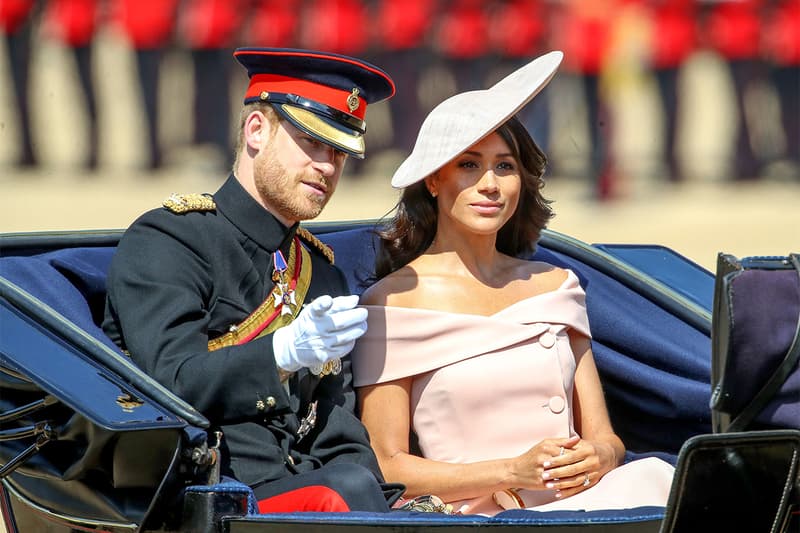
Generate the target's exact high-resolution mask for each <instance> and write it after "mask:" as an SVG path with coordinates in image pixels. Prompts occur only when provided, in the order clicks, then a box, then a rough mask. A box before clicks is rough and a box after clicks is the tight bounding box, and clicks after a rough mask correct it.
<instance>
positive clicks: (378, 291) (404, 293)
mask: <svg viewBox="0 0 800 533" xmlns="http://www.w3.org/2000/svg"><path fill="white" fill-rule="evenodd" d="M417 282H418V276H417V273H416V272H415V271H414V270H413V269H412V268H411V267H409V266H408V265H406V266H404V267H402V268H400V269H398V270H395V271H394V272H392V273H391V274H388V275H387V276H385V277H383V278H381V279H379V280H378V281H376V282H375V283H374V284H372V285H370V286H369V287H368V288H367V289H366V290H365V291H364V293H363V294H362V295H361V302H360V303H361V304H362V305H384V306H389V305H399V306H402V305H401V303H402V302H403V301H404V300H407V299H409V298H411V297H412V296H413V291H414V290H415V288H417V286H418V283H417Z"/></svg>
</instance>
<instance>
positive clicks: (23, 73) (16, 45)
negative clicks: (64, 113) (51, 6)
mask: <svg viewBox="0 0 800 533" xmlns="http://www.w3.org/2000/svg"><path fill="white" fill-rule="evenodd" d="M33 8H34V1H33V0H3V1H2V2H0V30H1V31H2V32H3V37H4V38H5V41H6V43H5V44H6V51H7V53H8V58H9V66H10V67H11V78H12V79H11V81H12V83H13V86H14V99H15V104H16V105H15V107H16V109H17V116H18V117H19V130H20V139H19V141H20V150H19V155H18V157H17V164H18V165H19V166H20V167H32V166H35V165H36V153H35V152H34V149H33V139H32V137H31V116H30V101H29V99H28V75H29V73H30V58H31V32H32V27H33V18H34V17H33V12H34V9H33Z"/></svg>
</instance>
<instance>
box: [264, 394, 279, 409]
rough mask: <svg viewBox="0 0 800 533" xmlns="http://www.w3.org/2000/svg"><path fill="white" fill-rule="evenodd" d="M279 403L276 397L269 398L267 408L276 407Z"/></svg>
mask: <svg viewBox="0 0 800 533" xmlns="http://www.w3.org/2000/svg"><path fill="white" fill-rule="evenodd" d="M277 403H278V402H277V401H276V400H275V397H274V396H267V407H270V408H272V407H275V404H277Z"/></svg>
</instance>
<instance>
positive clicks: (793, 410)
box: [711, 253, 800, 433]
mask: <svg viewBox="0 0 800 533" xmlns="http://www.w3.org/2000/svg"><path fill="white" fill-rule="evenodd" d="M711 329H712V336H711V337H712V354H711V355H712V365H711V386H712V396H711V414H712V425H713V429H714V432H715V433H724V432H732V431H744V430H750V429H769V428H793V429H800V370H798V360H800V255H798V254H789V255H787V256H783V257H780V256H776V257H746V258H742V259H737V258H736V257H734V256H732V255H728V254H722V253H721V254H719V256H718V259H717V273H716V282H715V288H714V310H713V320H712V326H711Z"/></svg>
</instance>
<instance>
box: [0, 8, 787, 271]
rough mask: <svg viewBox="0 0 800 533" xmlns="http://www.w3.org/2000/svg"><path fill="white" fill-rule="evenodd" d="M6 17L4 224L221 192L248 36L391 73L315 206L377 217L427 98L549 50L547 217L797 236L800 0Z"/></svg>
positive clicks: (543, 99)
mask: <svg viewBox="0 0 800 533" xmlns="http://www.w3.org/2000/svg"><path fill="white" fill-rule="evenodd" d="M0 31H1V32H2V35H3V39H2V40H0V191H2V198H3V202H2V206H3V208H2V210H0V232H18V231H42V230H63V229H66V230H72V229H101V228H124V227H126V226H127V225H128V224H130V223H131V222H132V221H133V220H134V219H135V218H136V216H138V215H139V214H140V213H142V212H143V211H145V210H147V209H150V208H153V207H157V206H159V205H160V203H161V201H162V200H163V199H164V198H165V197H166V196H168V195H169V194H170V193H173V192H213V191H215V190H216V189H217V187H218V186H219V185H220V184H221V183H222V182H223V181H224V179H225V178H226V177H227V174H228V172H229V171H230V165H231V162H232V149H233V148H232V146H233V138H234V132H235V129H236V127H237V126H238V124H235V122H236V120H237V117H238V109H239V107H240V106H241V101H242V96H243V94H244V90H245V87H246V85H247V78H246V75H245V71H244V69H243V68H241V67H240V66H239V65H238V63H236V61H235V60H234V59H233V57H232V52H233V49H234V48H235V47H237V46H273V47H293V48H310V49H317V50H326V51H330V52H337V53H341V54H346V55H352V56H357V57H361V58H364V59H367V60H368V61H371V62H373V63H375V64H377V65H378V66H380V67H382V68H383V69H384V70H386V71H387V72H388V73H389V74H390V75H391V76H392V77H393V78H394V80H395V82H396V84H397V89H398V90H397V95H396V96H395V97H394V98H393V99H392V100H389V101H388V102H385V103H381V104H376V105H373V106H370V109H369V111H368V117H367V122H368V125H369V126H368V128H369V134H368V135H367V154H368V155H367V159H366V160H365V161H363V162H362V161H357V160H353V159H351V160H350V161H348V164H347V167H346V169H345V175H344V176H343V178H342V181H341V182H340V185H339V189H338V191H337V193H336V195H335V196H334V198H333V200H332V201H331V203H330V204H329V206H328V207H327V208H326V210H325V211H324V213H323V215H322V217H321V220H348V219H360V218H378V217H381V216H384V215H386V214H387V213H389V212H390V211H391V210H392V207H393V206H394V203H395V202H396V199H397V192H396V191H394V190H393V189H391V187H390V186H389V178H390V176H391V174H392V172H393V170H394V168H396V166H397V165H398V164H399V162H400V161H401V160H402V159H403V158H404V157H405V155H407V154H408V153H409V151H410V150H411V148H412V147H413V143H414V140H415V136H416V132H417V130H418V128H419V126H420V124H421V122H422V119H423V118H424V116H425V114H426V113H427V112H428V111H429V110H430V109H431V108H432V107H433V106H435V105H436V104H437V103H438V102H440V101H441V100H443V99H444V98H446V97H448V96H450V95H451V94H453V93H455V92H459V91H465V90H471V89H477V88H485V87H487V86H488V85H490V84H492V83H494V82H495V81H497V80H498V79H499V78H500V77H502V76H504V75H505V74H507V73H509V72H510V71H512V70H513V69H515V68H517V67H518V66H520V65H522V64H524V63H526V62H527V61H529V60H530V59H531V58H533V57H535V56H537V55H539V54H541V53H544V52H546V51H549V50H556V49H557V50H563V51H564V53H565V61H564V63H563V64H562V67H561V69H560V71H559V73H558V75H557V76H556V78H555V79H554V80H553V82H551V84H550V85H549V86H548V87H547V88H546V89H545V90H544V91H543V92H542V93H541V94H540V95H539V96H537V97H536V98H535V99H534V100H533V102H532V103H531V104H529V105H528V106H527V107H526V108H525V109H524V110H523V111H522V112H521V114H522V119H523V121H524V123H525V124H526V125H527V126H528V129H529V131H531V133H532V134H533V136H534V138H535V139H536V141H537V143H538V144H539V145H540V146H542V147H543V148H544V149H545V151H546V153H547V154H548V156H549V169H548V172H547V176H546V181H547V185H546V188H545V195H546V196H547V197H549V198H551V199H553V200H554V202H555V203H554V207H555V210H556V214H557V216H556V218H555V219H554V221H553V222H552V224H551V228H552V229H555V230H557V231H562V232H564V233H568V234H570V235H572V236H574V237H577V238H579V239H581V240H584V241H587V242H639V243H657V244H664V245H667V246H670V247H672V248H674V249H676V250H677V251H679V252H681V253H683V254H685V255H687V256H688V257H690V258H691V259H693V260H694V261H696V262H697V263H699V264H701V265H703V266H705V267H706V268H709V269H713V266H714V263H715V260H716V254H717V252H720V251H724V252H727V253H733V254H736V255H739V256H744V255H764V254H769V255H775V254H781V255H782V254H785V253H788V252H790V251H800V209H798V207H800V205H799V204H800V107H799V105H800V0H727V1H725V0H715V1H711V0H706V1H701V0H495V1H478V0H438V1H436V0H277V1H276V0H46V1H44V0H39V1H34V0H0ZM486 105H488V106H491V105H492V102H489V101H487V102H486Z"/></svg>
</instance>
